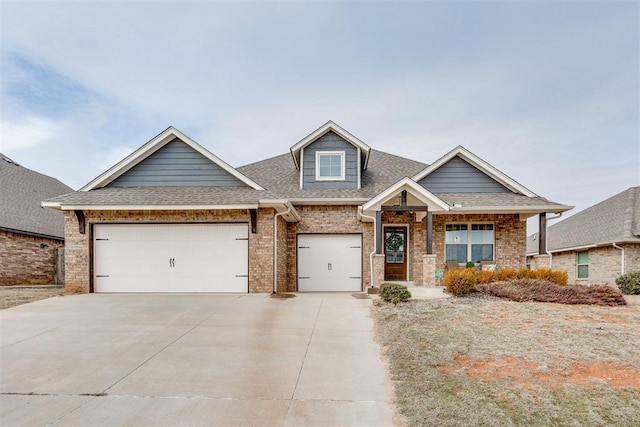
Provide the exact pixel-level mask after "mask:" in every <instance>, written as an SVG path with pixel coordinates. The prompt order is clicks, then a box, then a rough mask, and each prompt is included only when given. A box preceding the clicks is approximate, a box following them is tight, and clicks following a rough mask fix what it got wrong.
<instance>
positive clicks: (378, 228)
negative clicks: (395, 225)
mask: <svg viewBox="0 0 640 427" xmlns="http://www.w3.org/2000/svg"><path fill="white" fill-rule="evenodd" d="M376 253H377V254H381V253H382V211H376Z"/></svg>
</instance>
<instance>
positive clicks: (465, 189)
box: [419, 156, 511, 193]
mask: <svg viewBox="0 0 640 427" xmlns="http://www.w3.org/2000/svg"><path fill="white" fill-rule="evenodd" d="M419 183H420V185H422V186H423V187H424V188H427V189H428V190H429V191H432V192H434V193H511V190H509V189H508V188H507V187H505V186H504V185H502V184H501V183H499V182H498V181H496V180H495V179H493V178H491V177H490V176H489V175H487V174H486V173H484V172H482V171H481V170H480V169H478V168H476V167H475V166H473V165H471V164H470V163H468V162H467V161H466V160H464V159H462V158H461V157H459V156H455V157H454V158H452V159H451V160H449V161H448V162H446V163H445V164H443V165H442V166H440V167H439V168H438V169H436V170H434V171H433V172H431V173H430V174H429V175H427V176H425V177H424V178H422V180H420V182H419Z"/></svg>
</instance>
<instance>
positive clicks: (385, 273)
mask: <svg viewBox="0 0 640 427" xmlns="http://www.w3.org/2000/svg"><path fill="white" fill-rule="evenodd" d="M449 210H450V207H449V206H448V205H447V203H446V202H444V201H443V200H441V199H439V198H438V197H437V196H435V195H434V194H432V193H431V192H429V191H428V190H426V189H425V188H424V187H422V186H420V185H419V184H417V183H416V182H415V181H412V180H411V179H409V178H405V179H403V180H401V181H399V182H398V183H397V184H395V185H394V186H392V187H390V188H389V189H387V190H386V191H384V192H382V193H380V194H379V195H378V196H376V197H375V198H373V199H371V200H370V201H369V202H367V203H366V204H364V205H363V206H362V209H361V220H363V221H373V222H374V248H375V249H374V252H372V254H371V255H370V262H371V265H372V268H371V270H372V277H371V283H372V285H373V286H374V287H379V286H380V285H381V284H382V283H383V282H401V283H404V282H406V283H407V284H409V285H412V284H416V285H426V286H434V285H436V279H435V272H436V261H437V254H436V253H435V252H434V231H433V230H434V228H433V214H434V212H436V213H444V212H448V211H449Z"/></svg>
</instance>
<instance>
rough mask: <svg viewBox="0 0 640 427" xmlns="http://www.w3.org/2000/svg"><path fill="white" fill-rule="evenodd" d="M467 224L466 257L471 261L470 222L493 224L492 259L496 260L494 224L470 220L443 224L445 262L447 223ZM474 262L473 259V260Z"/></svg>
mask: <svg viewBox="0 0 640 427" xmlns="http://www.w3.org/2000/svg"><path fill="white" fill-rule="evenodd" d="M462 224H464V225H467V236H468V238H469V239H468V241H467V243H466V245H467V259H468V260H470V261H473V260H472V259H471V245H473V243H472V242H471V225H472V224H491V225H493V261H494V262H495V260H496V224H495V223H494V222H490V221H489V222H487V221H480V222H477V221H472V222H447V223H446V224H445V225H444V233H445V238H444V259H445V262H446V258H447V237H446V236H447V225H462ZM474 262H475V261H474ZM458 264H459V265H462V264H460V263H458Z"/></svg>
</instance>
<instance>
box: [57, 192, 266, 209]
mask: <svg viewBox="0 0 640 427" xmlns="http://www.w3.org/2000/svg"><path fill="white" fill-rule="evenodd" d="M262 198H269V195H268V193H267V192H265V191H259V190H254V189H253V188H250V187H105V188H100V189H97V190H91V191H76V192H75V193H72V194H67V195H64V196H61V197H54V198H52V199H50V200H47V202H52V203H57V202H61V203H64V204H66V205H79V206H92V205H95V206H101V205H111V206H117V205H123V206H125V205H127V206H130V205H141V206H153V205H176V206H179V205H203V206H207V205H209V206H211V205H236V204H257V203H258V199H262Z"/></svg>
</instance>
